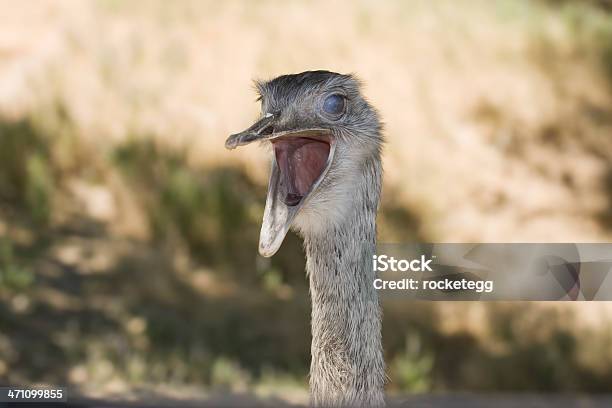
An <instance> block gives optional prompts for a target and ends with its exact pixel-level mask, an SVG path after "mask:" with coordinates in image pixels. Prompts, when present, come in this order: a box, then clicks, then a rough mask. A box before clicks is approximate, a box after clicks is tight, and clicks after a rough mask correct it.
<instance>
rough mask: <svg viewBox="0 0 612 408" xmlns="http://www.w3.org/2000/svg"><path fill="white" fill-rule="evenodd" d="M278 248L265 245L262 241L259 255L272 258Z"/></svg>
mask: <svg viewBox="0 0 612 408" xmlns="http://www.w3.org/2000/svg"><path fill="white" fill-rule="evenodd" d="M276 251H277V249H273V248H271V247H269V246H264V245H262V244H261V243H260V244H259V255H261V256H263V257H264V258H270V257H271V256H272V255H274V254H275V253H276Z"/></svg>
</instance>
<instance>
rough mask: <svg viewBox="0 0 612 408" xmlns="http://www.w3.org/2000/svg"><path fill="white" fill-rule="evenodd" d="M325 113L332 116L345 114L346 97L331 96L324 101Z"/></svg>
mask: <svg viewBox="0 0 612 408" xmlns="http://www.w3.org/2000/svg"><path fill="white" fill-rule="evenodd" d="M323 111H324V112H325V113H328V114H330V115H340V114H341V113H342V112H344V97H343V96H342V95H338V94H334V95H329V96H328V97H327V98H325V101H323Z"/></svg>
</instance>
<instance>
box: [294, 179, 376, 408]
mask: <svg viewBox="0 0 612 408" xmlns="http://www.w3.org/2000/svg"><path fill="white" fill-rule="evenodd" d="M375 170H379V169H375ZM375 173H376V172H375ZM370 174H372V173H370ZM358 190H359V191H362V193H361V194H357V195H356V198H355V200H354V201H353V206H352V208H351V211H350V212H349V214H348V216H347V219H346V221H345V222H344V223H342V224H341V225H336V226H333V227H330V229H329V230H328V231H326V233H325V234H317V235H316V236H313V235H311V236H309V235H306V236H305V237H304V239H305V244H306V245H305V247H306V255H307V271H308V274H309V280H310V294H311V300H312V324H311V326H312V347H311V352H312V361H311V370H310V386H311V398H312V401H311V402H312V404H313V405H314V406H353V407H359V406H368V407H380V406H383V405H384V398H383V385H384V378H385V371H384V360H383V354H382V346H381V313H380V307H379V303H378V298H377V293H376V290H375V289H374V287H373V285H372V282H373V280H374V271H372V269H371V268H370V267H369V265H370V260H371V258H372V254H373V253H374V251H375V241H376V208H377V206H378V193H374V194H372V192H371V189H370V191H368V189H367V188H365V186H364V189H363V190H362V189H358Z"/></svg>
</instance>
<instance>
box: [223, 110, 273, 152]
mask: <svg viewBox="0 0 612 408" xmlns="http://www.w3.org/2000/svg"><path fill="white" fill-rule="evenodd" d="M277 118H278V114H276V113H266V114H265V115H264V117H263V118H261V119H260V120H258V121H257V122H255V123H254V124H253V125H252V126H251V127H249V128H248V129H247V130H244V131H242V132H240V133H235V134H233V135H231V136H230V137H228V138H227V140H226V141H225V148H226V149H230V150H231V149H235V148H236V147H238V146H244V145H246V144H249V143H251V142H254V141H255V140H262V139H265V138H266V136H270V135H271V134H272V133H273V132H272V131H271V130H272V124H273V123H274V121H275V120H276V119H277Z"/></svg>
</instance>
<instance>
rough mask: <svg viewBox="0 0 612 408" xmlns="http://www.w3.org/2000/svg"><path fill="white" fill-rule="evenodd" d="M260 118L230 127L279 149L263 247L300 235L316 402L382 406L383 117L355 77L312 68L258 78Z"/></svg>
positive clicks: (234, 138) (244, 140)
mask: <svg viewBox="0 0 612 408" xmlns="http://www.w3.org/2000/svg"><path fill="white" fill-rule="evenodd" d="M256 87H257V90H258V93H259V98H258V100H260V101H261V105H262V106H261V107H262V114H261V117H260V119H259V120H258V121H257V122H256V123H255V124H253V125H252V126H251V127H249V128H248V129H246V130H245V131H243V132H240V133H237V134H234V135H231V136H230V137H229V138H228V139H227V141H226V143H225V146H226V147H227V148H228V149H233V148H235V147H237V146H242V145H245V144H248V143H251V142H253V141H255V140H259V141H265V143H266V144H268V145H271V147H272V150H273V151H274V155H273V158H272V170H271V175H270V179H269V185H268V195H267V199H266V207H265V210H264V216H263V222H262V227H261V235H260V241H259V253H260V254H261V255H263V256H265V257H270V256H272V255H273V254H274V253H275V252H276V251H277V250H278V248H279V247H280V245H281V243H282V242H283V239H284V237H285V235H286V234H287V231H288V230H289V228H292V229H293V230H295V231H296V232H297V233H298V234H299V235H301V236H302V237H303V239H304V247H305V252H306V257H307V262H306V270H307V275H308V278H309V283H310V296H311V301H312V316H311V319H312V321H311V329H312V345H311V355H312V359H311V365H310V396H311V397H310V398H311V404H312V405H314V406H324V407H327V406H334V407H337V406H352V407H355V406H367V407H381V406H384V391H383V386H384V382H385V368H384V359H383V351H382V345H381V311H380V307H379V303H378V297H377V294H376V290H375V289H374V287H373V284H372V282H373V279H374V278H375V276H374V274H375V272H373V270H372V268H371V267H370V264H371V260H372V255H373V254H374V251H375V242H376V212H377V210H378V204H379V197H380V189H381V173H382V168H381V160H380V154H381V145H382V143H383V138H382V135H381V123H380V120H379V117H378V114H377V112H376V110H375V109H374V108H373V107H372V106H371V105H370V104H369V103H368V102H367V101H366V100H365V99H364V97H363V96H362V95H361V93H360V89H359V83H358V81H357V80H356V79H355V78H354V77H353V76H351V75H341V74H337V73H334V72H328V71H308V72H303V73H300V74H293V75H283V76H280V77H277V78H275V79H273V80H271V81H268V82H257V83H256Z"/></svg>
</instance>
